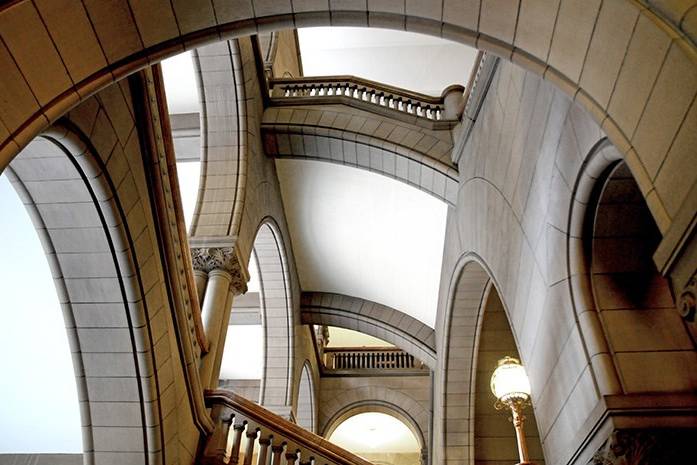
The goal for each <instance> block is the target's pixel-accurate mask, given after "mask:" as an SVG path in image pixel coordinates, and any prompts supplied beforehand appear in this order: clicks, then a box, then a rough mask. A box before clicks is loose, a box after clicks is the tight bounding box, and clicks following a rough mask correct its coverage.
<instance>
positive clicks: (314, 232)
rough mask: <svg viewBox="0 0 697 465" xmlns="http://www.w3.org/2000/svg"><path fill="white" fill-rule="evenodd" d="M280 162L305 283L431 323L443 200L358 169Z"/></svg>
mask: <svg viewBox="0 0 697 465" xmlns="http://www.w3.org/2000/svg"><path fill="white" fill-rule="evenodd" d="M276 166H277V169H278V177H279V180H280V183H281V192H282V194H283V201H284V205H285V208H286V215H287V218H288V224H289V228H290V233H291V239H292V242H293V251H294V252H295V257H296V261H297V266H298V273H299V275H300V284H301V287H302V289H305V290H313V291H323V292H335V293H339V294H345V295H350V296H354V297H361V298H363V299H367V300H372V301H374V302H378V303H381V304H383V305H387V306H390V307H393V308H398V309H400V310H401V311H403V312H404V313H406V314H408V315H410V316H412V317H414V318H416V319H418V320H419V321H421V322H423V323H424V324H427V325H429V326H431V327H433V325H434V322H435V317H436V304H437V300H438V282H439V279H440V267H441V259H442V253H443V240H444V235H445V216H446V210H447V207H446V206H445V204H443V203H442V202H440V201H439V200H436V199H434V198H432V197H431V196H429V195H427V194H425V193H423V192H421V191H419V190H417V189H414V188H411V187H409V186H406V185H404V184H403V183H401V182H398V181H395V180H391V179H389V178H386V177H384V176H381V175H377V174H373V173H369V172H366V171H363V170H358V169H355V168H349V167H345V166H339V165H334V164H329V163H322V162H315V161H299V160H276Z"/></svg>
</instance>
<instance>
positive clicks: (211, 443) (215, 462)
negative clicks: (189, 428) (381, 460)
mask: <svg viewBox="0 0 697 465" xmlns="http://www.w3.org/2000/svg"><path fill="white" fill-rule="evenodd" d="M206 405H207V406H209V407H211V415H212V417H213V419H214V421H215V423H216V427H215V431H214V432H213V434H212V435H211V436H209V438H208V442H207V443H206V445H205V448H204V450H203V453H202V456H201V458H200V459H199V460H198V461H197V463H198V464H200V465H223V464H241V465H310V464H312V465H372V464H371V463H370V462H368V461H366V460H364V459H362V458H360V457H358V456H356V455H354V454H352V453H350V452H348V451H346V450H344V449H342V448H340V447H338V446H336V445H334V444H332V443H330V442H329V441H327V440H326V439H324V438H322V437H320V436H317V435H316V434H313V433H311V432H309V431H307V430H305V429H304V428H302V427H300V426H298V425H296V424H295V423H292V422H290V421H288V420H286V419H285V418H283V417H280V416H278V415H276V414H274V413H272V412H270V411H268V410H266V409H265V408H263V407H261V406H259V405H257V404H255V403H254V402H252V401H250V400H247V399H245V398H244V397H241V396H238V395H236V394H234V393H232V392H230V391H223V390H216V391H207V392H206Z"/></svg>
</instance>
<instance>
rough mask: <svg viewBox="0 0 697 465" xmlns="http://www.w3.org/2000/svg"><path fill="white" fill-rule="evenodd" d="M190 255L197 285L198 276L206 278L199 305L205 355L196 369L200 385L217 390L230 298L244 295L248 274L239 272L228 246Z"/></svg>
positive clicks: (194, 251)
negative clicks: (206, 340)
mask: <svg viewBox="0 0 697 465" xmlns="http://www.w3.org/2000/svg"><path fill="white" fill-rule="evenodd" d="M191 256H192V261H193V265H194V269H195V270H196V276H197V283H196V284H197V286H198V284H199V276H202V275H204V274H205V276H207V278H208V280H207V283H206V286H205V289H206V291H205V294H204V295H203V302H202V305H201V313H202V317H203V327H204V330H205V332H206V338H207V339H208V353H207V354H206V355H205V356H204V357H203V358H202V359H201V366H200V369H199V370H200V375H201V384H202V385H203V386H204V387H206V388H209V389H215V388H217V387H218V377H219V375H220V365H221V363H222V360H223V350H224V349H225V337H226V336H227V328H228V322H229V321H230V311H231V309H232V302H233V299H234V296H236V295H240V294H243V293H244V292H246V290H247V280H248V274H247V272H246V270H243V269H242V267H241V265H240V261H239V260H238V257H237V254H236V252H235V250H234V249H232V248H230V247H225V248H218V247H210V248H197V249H192V251H191ZM201 282H202V280H201ZM199 294H200V290H199Z"/></svg>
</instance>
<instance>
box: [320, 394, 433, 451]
mask: <svg viewBox="0 0 697 465" xmlns="http://www.w3.org/2000/svg"><path fill="white" fill-rule="evenodd" d="M368 412H378V413H384V414H386V415H389V416H391V417H394V418H396V419H397V420H399V421H401V422H402V423H404V424H405V425H406V426H407V428H409V430H410V431H411V432H412V434H413V435H414V438H416V440H417V441H418V443H419V447H421V449H422V450H424V449H427V448H428V442H427V436H426V435H425V434H424V431H423V429H422V428H421V426H420V425H419V424H418V423H417V422H416V420H415V419H414V417H413V416H412V415H411V414H410V413H409V412H407V411H405V410H404V409H403V408H401V407H400V406H399V405H396V404H394V403H392V402H387V401H383V400H375V401H365V402H356V403H354V404H351V405H347V406H346V407H344V408H343V409H341V410H340V411H338V412H336V414H334V416H333V417H332V418H331V419H330V420H329V421H328V422H327V424H326V425H325V427H324V430H323V431H322V437H325V438H329V437H330V436H331V435H332V433H333V432H334V431H335V430H336V428H337V427H338V426H339V425H340V424H341V423H343V422H344V421H346V420H348V419H349V418H351V417H353V416H356V415H358V414H360V413H368Z"/></svg>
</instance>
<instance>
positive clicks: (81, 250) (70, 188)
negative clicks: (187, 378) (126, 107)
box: [7, 120, 173, 464]
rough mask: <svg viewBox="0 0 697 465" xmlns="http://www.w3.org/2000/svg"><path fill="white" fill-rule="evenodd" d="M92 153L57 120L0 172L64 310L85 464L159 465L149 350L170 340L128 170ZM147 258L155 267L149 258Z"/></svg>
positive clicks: (161, 436) (157, 388) (158, 384)
mask: <svg viewBox="0 0 697 465" xmlns="http://www.w3.org/2000/svg"><path fill="white" fill-rule="evenodd" d="M97 131H98V129H97ZM100 155H101V154H98V152H97V149H96V148H95V147H94V146H93V145H92V143H91V141H90V139H89V138H87V137H86V136H85V135H84V134H82V133H81V131H80V130H79V129H78V128H77V127H76V126H75V125H74V124H73V123H72V122H70V121H68V120H62V121H61V122H60V123H59V124H57V125H55V126H52V127H51V128H50V129H49V130H47V131H45V132H44V133H42V134H41V135H40V136H38V137H37V138H36V139H35V140H33V141H32V142H30V143H29V144H28V145H27V146H26V147H25V148H24V149H23V150H22V152H21V153H20V155H19V156H18V157H17V158H16V159H15V160H14V161H13V163H12V165H11V166H10V167H9V168H8V170H7V172H8V175H9V177H10V180H11V182H12V183H13V185H14V187H15V189H16V190H17V192H18V193H19V194H20V197H21V198H22V199H23V202H24V204H25V207H26V208H27V209H28V210H29V212H30V216H31V218H32V221H33V222H34V225H35V227H36V230H37V233H38V234H39V236H40V238H41V242H42V244H43V246H44V249H45V252H46V256H47V259H48V261H49V263H50V266H51V270H52V274H53V276H54V282H55V285H56V289H57V292H58V296H59V300H60V302H61V306H62V308H63V317H64V320H65V325H66V330H67V331H68V339H69V342H70V347H71V351H72V352H73V368H74V370H75V377H76V383H77V386H78V393H79V402H80V409H81V418H82V423H83V428H82V431H83V448H84V453H83V457H84V463H86V464H93V463H96V464H98V463H102V462H110V463H111V462H114V461H116V462H121V461H124V462H138V463H154V462H157V461H162V462H164V461H165V438H166V436H165V434H166V433H167V434H172V432H171V431H167V432H165V427H164V419H165V415H166V414H167V413H171V412H165V411H163V409H162V407H161V404H160V400H161V397H160V396H161V394H160V393H162V392H163V391H164V390H165V389H166V388H167V386H165V385H164V384H163V382H164V381H163V380H162V379H161V377H162V376H163V375H164V374H165V371H166V370H165V369H164V368H163V367H162V370H160V368H158V367H161V365H162V364H161V363H160V364H158V363H157V362H156V360H155V357H154V350H155V347H156V345H157V341H158V339H160V338H161V336H163V335H164V337H162V340H164V342H162V343H165V344H168V343H169V341H168V337H167V335H166V330H164V328H162V324H160V325H159V326H156V325H155V324H153V322H154V321H155V318H158V315H159V319H160V320H161V319H163V318H166V316H163V315H166V309H164V308H163V307H162V299H163V296H162V295H159V293H160V292H161V289H160V287H158V286H157V285H156V284H157V283H156V282H152V280H153V274H154V272H153V271H152V270H151V269H149V265H148V264H147V260H146V261H145V262H144V261H143V257H142V255H141V254H140V250H139V248H140V247H142V245H139V244H138V236H136V233H138V232H139V231H140V233H142V234H145V236H146V237H147V235H148V234H149V232H148V230H147V229H148V228H147V226H146V225H145V224H143V223H141V224H140V226H136V225H135V224H134V223H135V222H136V217H135V216H133V215H134V214H135V215H136V216H137V214H138V213H137V211H138V210H139V209H142V208H143V207H142V205H141V204H140V202H141V200H140V199H139V198H138V193H137V189H136V187H135V185H134V184H132V183H133V174H132V173H131V172H130V170H129V169H128V168H127V167H126V168H125V169H124V170H122V171H120V172H121V173H122V175H123V177H122V179H116V178H114V176H113V175H114V172H115V171H116V170H114V171H112V170H113V168H114V167H113V166H112V165H110V162H109V159H108V157H107V159H106V161H104V160H102V158H100ZM123 161H125V160H121V161H120V162H123ZM114 162H115V163H118V162H119V161H114ZM109 166H111V168H112V170H109V169H107V168H108V167H109ZM129 213H130V215H129ZM149 262H150V266H152V265H154V264H155V263H156V262H155V257H154V256H152V252H151V259H150V260H149ZM152 284H155V286H154V287H149V285H152ZM171 365H172V363H170V364H169V365H168V369H169V370H170V371H171V370H173V368H172V366H171ZM156 368H157V369H156ZM170 392H173V388H172V389H171V390H170Z"/></svg>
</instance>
